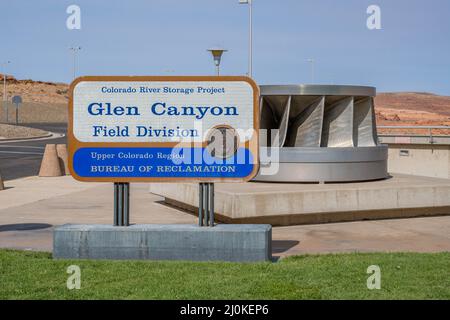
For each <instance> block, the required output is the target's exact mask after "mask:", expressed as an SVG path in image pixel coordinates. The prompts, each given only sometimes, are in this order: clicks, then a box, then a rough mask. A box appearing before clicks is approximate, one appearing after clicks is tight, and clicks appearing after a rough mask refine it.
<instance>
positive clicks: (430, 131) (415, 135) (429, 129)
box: [377, 126, 450, 144]
mask: <svg viewBox="0 0 450 320" xmlns="http://www.w3.org/2000/svg"><path fill="white" fill-rule="evenodd" d="M377 129H378V130H379V129H392V130H408V129H412V130H427V131H428V134H427V135H420V134H401V136H402V137H424V136H426V137H428V138H429V143H430V144H433V143H435V140H434V138H435V137H445V136H444V135H433V130H449V131H450V126H377ZM378 136H379V137H392V136H395V135H394V134H390V133H389V134H387V133H378ZM446 136H448V135H446Z"/></svg>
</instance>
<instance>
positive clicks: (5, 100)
mask: <svg viewBox="0 0 450 320" xmlns="http://www.w3.org/2000/svg"><path fill="white" fill-rule="evenodd" d="M10 63H11V61H9V60H8V61H5V62H3V63H2V69H3V104H4V107H3V108H4V109H5V110H6V122H8V97H7V93H6V66H7V65H8V64H10Z"/></svg>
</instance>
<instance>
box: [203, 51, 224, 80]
mask: <svg viewBox="0 0 450 320" xmlns="http://www.w3.org/2000/svg"><path fill="white" fill-rule="evenodd" d="M208 51H209V52H211V54H212V56H213V58H214V64H215V65H216V71H217V76H219V75H220V60H221V59H222V54H223V53H224V52H227V51H228V50H225V49H221V48H211V49H208Z"/></svg>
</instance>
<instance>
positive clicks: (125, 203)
mask: <svg viewBox="0 0 450 320" xmlns="http://www.w3.org/2000/svg"><path fill="white" fill-rule="evenodd" d="M114 225H115V226H125V227H126V226H129V225H130V184H129V183H127V182H115V183H114Z"/></svg>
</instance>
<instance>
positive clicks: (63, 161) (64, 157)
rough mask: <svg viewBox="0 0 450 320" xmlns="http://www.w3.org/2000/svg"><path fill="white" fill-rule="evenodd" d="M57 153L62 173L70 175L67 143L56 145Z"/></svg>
mask: <svg viewBox="0 0 450 320" xmlns="http://www.w3.org/2000/svg"><path fill="white" fill-rule="evenodd" d="M56 153H57V155H58V159H59V165H60V167H61V173H62V175H70V172H69V155H68V152H67V145H65V144H58V145H56Z"/></svg>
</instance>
